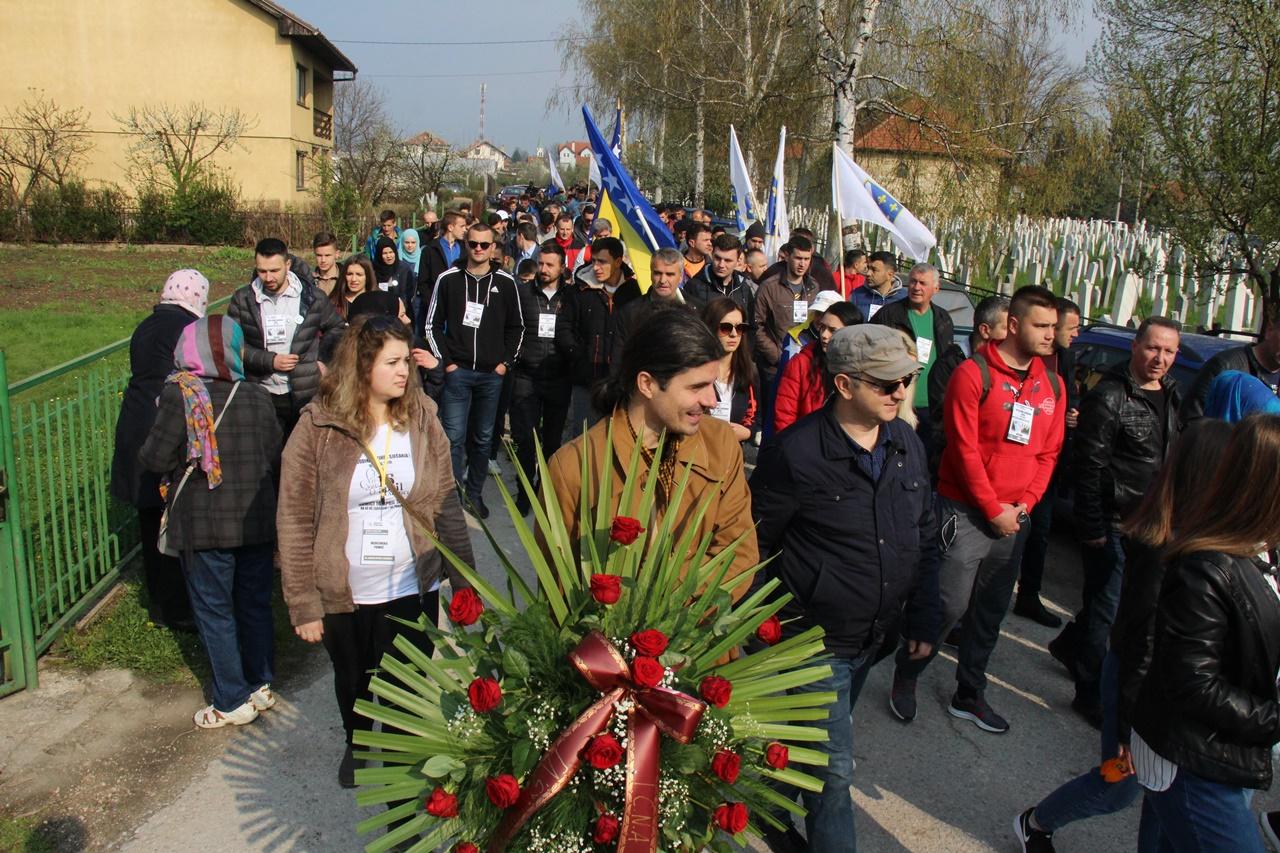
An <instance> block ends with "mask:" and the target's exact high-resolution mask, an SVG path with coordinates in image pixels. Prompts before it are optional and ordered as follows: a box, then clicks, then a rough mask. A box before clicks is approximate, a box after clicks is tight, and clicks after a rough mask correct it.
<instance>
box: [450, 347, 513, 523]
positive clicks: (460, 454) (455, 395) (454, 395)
mask: <svg viewBox="0 0 1280 853" xmlns="http://www.w3.org/2000/svg"><path fill="white" fill-rule="evenodd" d="M501 395H502V377H501V376H499V375H498V374H496V373H481V372H479V371H476V370H469V369H467V368H465V367H459V368H458V369H457V370H453V371H450V372H449V373H446V374H445V375H444V393H443V394H442V395H441V396H440V421H441V423H442V424H443V425H444V434H445V435H446V436H448V437H449V453H450V456H451V457H452V459H453V479H454V480H455V481H456V482H458V483H459V484H461V485H462V486H464V488H465V490H466V494H467V497H468V498H470V499H472V500H475V499H476V498H478V497H480V495H481V493H483V492H484V478H485V476H486V475H488V473H489V449H490V447H491V446H492V444H493V420H494V418H495V417H496V416H497V412H498V398H499V397H500V396H501Z"/></svg>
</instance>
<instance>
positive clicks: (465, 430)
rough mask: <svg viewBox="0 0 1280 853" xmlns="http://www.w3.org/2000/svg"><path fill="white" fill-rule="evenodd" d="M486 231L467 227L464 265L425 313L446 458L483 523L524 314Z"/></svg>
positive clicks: (445, 276) (439, 284) (439, 285)
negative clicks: (500, 414) (507, 379)
mask: <svg viewBox="0 0 1280 853" xmlns="http://www.w3.org/2000/svg"><path fill="white" fill-rule="evenodd" d="M493 243H494V233H493V229H492V228H490V227H489V226H488V225H485V224H483V223H479V222H477V223H476V224H475V225H472V226H471V227H470V228H468V229H467V236H466V241H465V251H466V261H465V262H464V263H462V264H459V265H458V266H455V267H453V268H451V269H449V270H448V271H446V272H444V273H442V274H441V276H440V278H439V279H437V280H436V285H435V289H434V291H433V292H432V294H431V303H430V305H429V306H428V308H427V318H426V327H427V344H428V345H429V346H430V347H431V351H432V352H433V353H435V355H436V357H437V358H439V359H440V361H441V363H443V364H444V366H445V368H444V369H445V376H444V392H443V393H442V394H441V397H440V420H441V422H442V424H443V425H444V431H445V435H447V436H448V437H449V444H450V445H451V447H452V454H453V476H454V479H455V480H456V481H457V482H458V483H459V485H460V486H462V487H463V488H464V490H465V498H466V499H465V500H464V502H463V506H464V508H466V509H468V511H469V512H471V513H472V514H474V515H476V516H478V517H480V518H487V517H488V515H489V510H488V509H487V508H486V507H485V505H484V500H483V498H482V493H483V491H484V479H485V475H486V474H487V473H488V470H489V451H490V449H491V447H492V444H493V426H494V419H495V418H496V416H497V411H498V401H499V398H500V396H501V394H502V378H503V377H504V376H505V375H506V373H507V371H508V370H510V369H511V367H512V365H514V364H515V362H516V359H517V358H519V356H520V347H521V345H522V344H523V343H524V331H525V325H524V313H523V310H522V303H521V299H520V293H519V291H518V290H517V288H516V282H515V279H514V278H512V277H511V274H510V273H508V272H506V271H504V270H503V269H502V268H501V267H500V266H499V265H498V264H496V263H495V262H494V261H493V260H492V257H493Z"/></svg>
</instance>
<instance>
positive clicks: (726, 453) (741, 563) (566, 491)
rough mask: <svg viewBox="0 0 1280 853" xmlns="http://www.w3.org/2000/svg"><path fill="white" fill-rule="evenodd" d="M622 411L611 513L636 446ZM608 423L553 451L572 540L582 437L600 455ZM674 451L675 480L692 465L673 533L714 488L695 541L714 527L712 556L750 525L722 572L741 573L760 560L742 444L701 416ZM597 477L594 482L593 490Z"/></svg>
mask: <svg viewBox="0 0 1280 853" xmlns="http://www.w3.org/2000/svg"><path fill="white" fill-rule="evenodd" d="M626 417H627V416H626V413H625V412H624V411H623V410H622V409H619V410H617V411H616V412H615V413H614V415H613V419H612V420H613V470H612V471H611V472H610V476H611V477H612V478H613V484H612V486H611V487H610V489H611V492H612V495H613V500H614V502H615V503H614V514H616V513H617V501H619V500H620V499H621V497H622V488H623V478H624V476H625V474H626V469H627V465H628V463H629V462H630V460H631V453H632V450H633V448H634V447H635V442H634V441H633V440H632V438H631V433H630V431H629V430H628V429H627V422H626ZM608 428H609V420H608V419H602V420H600V421H599V422H598V423H597V424H596V425H595V426H593V427H592V428H591V429H589V430H587V432H586V433H584V434H583V435H581V436H579V437H578V438H576V439H574V440H573V441H571V442H569V443H568V444H566V445H565V446H564V447H561V448H560V449H559V450H558V451H556V454H555V455H554V456H552V457H551V461H550V462H549V463H548V466H549V468H550V473H551V482H552V485H553V488H554V489H555V493H556V498H557V499H558V500H559V502H560V512H561V514H562V515H563V516H564V518H565V521H566V524H567V525H568V526H569V538H570V540H571V541H575V542H576V541H577V539H578V536H579V532H578V496H579V494H580V489H581V482H582V445H583V442H584V441H585V442H588V443H589V445H590V447H591V458H592V459H595V460H598V459H601V458H602V457H603V454H604V444H605V438H606V432H607V430H608ZM677 454H678V455H677V457H676V459H677V461H678V463H679V464H678V465H677V469H676V477H677V480H678V478H679V477H680V476H682V472H683V470H684V465H685V463H689V464H690V465H691V470H690V476H689V486H688V488H687V489H686V490H685V494H684V499H683V501H682V502H681V503H680V506H678V507H677V508H676V510H675V511H676V512H677V513H678V515H677V517H676V522H675V525H674V529H673V535H674V536H675V537H676V538H677V539H678V538H679V537H680V536H681V535H682V534H683V533H684V531H685V529H686V525H688V524H689V523H690V521H691V520H692V516H693V515H694V513H695V511H696V509H697V507H698V505H699V504H700V503H701V502H702V500H703V499H704V498H705V497H706V495H707V494H709V493H711V494H714V495H715V497H714V498H713V499H712V501H711V505H710V506H709V507H708V508H707V512H706V514H705V515H704V516H703V518H702V523H701V525H700V526H699V528H698V532H697V535H696V536H695V539H694V541H695V542H697V541H701V539H702V538H703V537H704V536H705V535H706V534H707V533H708V532H712V531H714V535H713V536H712V539H711V545H710V547H709V548H708V549H707V554H708V556H712V555H715V554H718V553H719V552H720V551H722V550H724V548H725V547H727V546H728V545H729V544H730V543H732V542H733V541H734V540H735V539H737V538H738V537H739V536H741V535H742V534H743V533H744V532H746V531H750V535H749V536H748V537H747V538H746V539H745V540H743V542H742V544H741V545H739V546H738V550H737V552H736V553H735V554H734V558H733V565H732V566H730V568H729V571H728V574H727V575H726V578H731V577H735V576H737V575H739V574H742V572H744V571H746V570H747V569H749V568H751V567H752V566H754V565H755V564H756V563H758V562H759V561H760V551H759V548H758V547H757V545H756V534H755V527H754V524H753V522H752V519H751V492H750V491H749V490H748V489H747V480H746V477H745V476H744V475H743V464H742V446H741V445H740V444H738V440H737V439H736V438H734V436H733V430H732V429H731V428H730V427H729V424H727V423H725V422H723V421H719V420H716V419H715V418H712V417H704V418H703V419H702V425H701V427H700V428H699V430H698V432H697V433H696V434H694V435H692V436H690V437H688V438H685V439H684V440H683V441H681V442H680V449H679V450H678V451H677ZM640 465H641V468H640V472H641V473H640V476H647V469H646V468H645V467H644V462H643V460H642V461H641V463H640ZM598 482H599V481H598V480H597V481H595V482H593V483H592V491H593V493H594V492H595V490H596V486H597V484H598ZM638 492H639V490H638V489H637V493H638ZM664 515H665V513H663V512H661V511H655V517H654V518H649V519H640V523H641V524H643V525H645V527H646V528H648V529H650V530H652V529H653V527H654V526H655V525H657V524H660V523H661V522H662V519H663V517H664ZM748 586H749V585H748V584H742V585H740V586H739V587H738V588H737V589H735V590H734V593H733V597H734V600H735V601H736V600H737V599H739V598H741V597H742V596H743V595H745V594H746V591H747V588H748Z"/></svg>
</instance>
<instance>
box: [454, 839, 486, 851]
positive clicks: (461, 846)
mask: <svg viewBox="0 0 1280 853" xmlns="http://www.w3.org/2000/svg"><path fill="white" fill-rule="evenodd" d="M453 853H480V848H479V847H477V846H475V845H474V844H472V843H471V842H470V841H459V842H458V843H457V844H455V845H453Z"/></svg>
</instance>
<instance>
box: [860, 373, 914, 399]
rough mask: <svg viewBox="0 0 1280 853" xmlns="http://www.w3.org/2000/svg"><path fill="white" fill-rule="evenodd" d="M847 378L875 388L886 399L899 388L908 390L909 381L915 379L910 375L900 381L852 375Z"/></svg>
mask: <svg viewBox="0 0 1280 853" xmlns="http://www.w3.org/2000/svg"><path fill="white" fill-rule="evenodd" d="M849 378H850V379H856V380H858V381H859V382H861V383H862V384H863V385H870V386H871V387H872V388H875V389H876V390H877V391H879V392H880V393H881V394H883V395H884V396H886V397H888V396H889V395H890V394H893V393H895V392H896V391H897V390H898V389H899V388H910V387H911V381H912V380H913V379H915V378H916V375H915V374H914V373H912V374H911V375H910V376H904V377H902V378H901V379H888V380H885V379H866V378H864V377H862V376H853V375H852V374H849Z"/></svg>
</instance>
